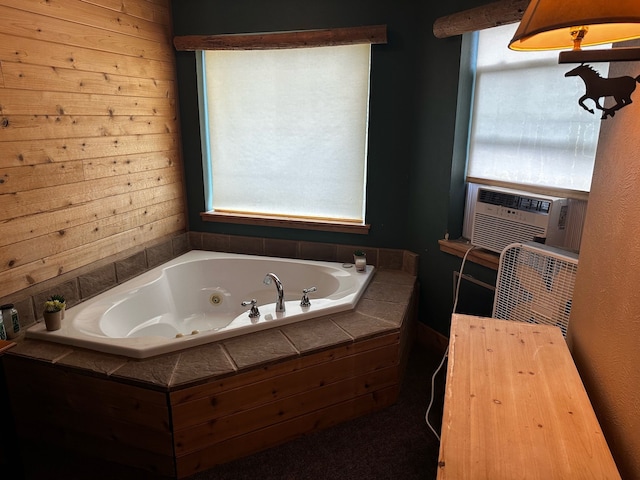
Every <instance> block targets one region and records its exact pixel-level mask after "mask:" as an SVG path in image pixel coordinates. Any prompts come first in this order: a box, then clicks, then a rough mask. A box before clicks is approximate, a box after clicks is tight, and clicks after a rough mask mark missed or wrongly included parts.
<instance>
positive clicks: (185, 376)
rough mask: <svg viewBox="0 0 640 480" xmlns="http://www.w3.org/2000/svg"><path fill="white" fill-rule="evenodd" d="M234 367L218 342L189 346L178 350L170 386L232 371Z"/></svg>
mask: <svg viewBox="0 0 640 480" xmlns="http://www.w3.org/2000/svg"><path fill="white" fill-rule="evenodd" d="M235 371H236V369H235V368H234V365H233V364H232V363H231V361H230V360H229V357H227V355H226V354H225V352H224V349H223V348H222V346H221V345H220V344H218V343H213V344H209V345H203V346H201V347H195V348H190V349H188V350H184V351H182V352H180V358H179V359H178V364H177V365H176V368H175V370H174V372H173V376H172V377H171V381H170V383H169V386H170V387H177V386H180V385H184V384H187V383H191V382H201V381H203V380H206V379H208V378H211V377H215V376H217V375H226V374H230V373H234V372H235Z"/></svg>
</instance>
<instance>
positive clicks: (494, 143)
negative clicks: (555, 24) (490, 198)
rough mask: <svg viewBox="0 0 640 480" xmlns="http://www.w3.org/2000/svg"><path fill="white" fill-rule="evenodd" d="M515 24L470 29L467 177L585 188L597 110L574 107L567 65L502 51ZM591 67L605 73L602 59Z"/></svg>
mask: <svg viewBox="0 0 640 480" xmlns="http://www.w3.org/2000/svg"><path fill="white" fill-rule="evenodd" d="M517 26H518V24H517V23H516V24H512V25H505V26H501V27H496V28H491V29H487V30H482V31H481V32H479V33H478V34H477V35H478V43H477V57H476V61H475V87H474V96H473V97H474V99H473V106H472V113H471V127H470V136H469V151H468V170H467V176H468V179H469V180H471V181H479V182H482V183H492V181H497V182H504V183H507V184H510V185H512V186H524V187H526V188H523V189H525V190H531V189H532V188H533V189H535V188H541V187H542V188H545V187H546V188H551V189H560V190H570V191H578V192H588V191H589V189H590V185H591V175H592V173H593V165H594V160H595V153H596V147H597V142H598V135H599V132H600V122H601V120H600V114H599V113H598V112H596V114H595V115H591V114H589V113H587V112H586V111H585V110H583V109H582V107H580V106H579V105H578V98H580V96H581V95H582V93H583V92H584V88H585V87H584V84H583V82H582V80H580V78H578V77H565V76H564V74H565V73H566V72H567V71H569V70H570V69H571V68H573V66H569V65H565V64H558V52H557V51H551V52H549V51H546V52H514V51H511V50H509V49H508V48H507V45H508V43H509V41H510V40H511V38H512V37H513V33H514V32H515V29H516V28H517ZM594 66H595V67H596V69H597V70H598V71H599V72H600V73H601V75H602V76H603V77H606V76H607V74H608V64H597V65H594ZM540 193H544V192H540Z"/></svg>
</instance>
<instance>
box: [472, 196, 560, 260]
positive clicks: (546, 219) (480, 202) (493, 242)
mask: <svg viewBox="0 0 640 480" xmlns="http://www.w3.org/2000/svg"><path fill="white" fill-rule="evenodd" d="M474 208H475V210H474V213H473V222H472V228H471V244H472V245H474V246H476V247H481V248H485V249H487V250H491V251H493V252H497V253H501V252H502V250H503V249H504V248H505V247H506V246H507V245H509V244H511V243H516V242H522V243H524V242H531V241H537V242H541V243H545V244H547V245H553V246H561V245H562V244H563V242H564V234H565V227H566V221H567V209H568V200H567V199H566V198H558V197H550V196H546V195H538V194H535V193H528V192H522V191H518V190H510V189H506V188H498V187H480V188H478V195H477V197H476V202H475V204H474Z"/></svg>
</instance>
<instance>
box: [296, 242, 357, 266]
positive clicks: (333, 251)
mask: <svg viewBox="0 0 640 480" xmlns="http://www.w3.org/2000/svg"><path fill="white" fill-rule="evenodd" d="M300 258H304V259H307V260H322V261H325V262H337V261H338V247H337V245H332V244H329V243H314V242H300ZM352 261H353V260H352Z"/></svg>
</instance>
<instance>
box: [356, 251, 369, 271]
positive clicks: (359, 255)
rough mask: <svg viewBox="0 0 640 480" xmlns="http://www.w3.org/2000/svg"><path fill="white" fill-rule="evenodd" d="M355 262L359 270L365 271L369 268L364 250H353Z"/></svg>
mask: <svg viewBox="0 0 640 480" xmlns="http://www.w3.org/2000/svg"><path fill="white" fill-rule="evenodd" d="M353 263H354V264H355V266H356V270H357V271H359V272H364V271H365V270H366V269H367V254H366V253H364V252H363V251H362V250H356V251H355V252H353Z"/></svg>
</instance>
